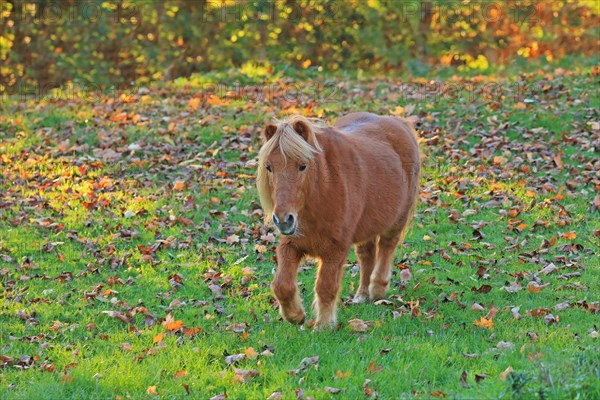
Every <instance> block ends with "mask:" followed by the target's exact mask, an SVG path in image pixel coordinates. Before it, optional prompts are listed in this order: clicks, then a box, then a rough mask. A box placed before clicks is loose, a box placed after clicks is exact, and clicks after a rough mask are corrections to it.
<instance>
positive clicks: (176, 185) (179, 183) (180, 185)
mask: <svg viewBox="0 0 600 400" xmlns="http://www.w3.org/2000/svg"><path fill="white" fill-rule="evenodd" d="M183 188H185V183H184V182H182V181H176V182H175V183H174V184H173V190H174V191H178V190H183Z"/></svg>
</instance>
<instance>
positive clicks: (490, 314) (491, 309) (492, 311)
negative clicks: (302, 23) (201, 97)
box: [485, 307, 498, 321]
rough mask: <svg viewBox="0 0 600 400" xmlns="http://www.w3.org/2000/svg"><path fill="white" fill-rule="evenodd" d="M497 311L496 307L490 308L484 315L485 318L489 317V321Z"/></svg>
mask: <svg viewBox="0 0 600 400" xmlns="http://www.w3.org/2000/svg"><path fill="white" fill-rule="evenodd" d="M497 312H498V309H497V308H496V307H492V308H490V311H489V312H488V313H487V315H486V316H485V319H489V320H490V321H491V320H493V319H494V317H495V316H496V313H497Z"/></svg>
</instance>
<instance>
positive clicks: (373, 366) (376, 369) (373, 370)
mask: <svg viewBox="0 0 600 400" xmlns="http://www.w3.org/2000/svg"><path fill="white" fill-rule="evenodd" d="M382 370H383V365H377V364H375V361H371V362H370V363H369V366H368V367H367V371H369V372H370V373H372V374H376V373H377V372H380V371H382Z"/></svg>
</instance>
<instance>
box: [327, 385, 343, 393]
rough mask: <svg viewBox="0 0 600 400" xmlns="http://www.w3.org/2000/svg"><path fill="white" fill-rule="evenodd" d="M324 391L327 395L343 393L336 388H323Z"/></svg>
mask: <svg viewBox="0 0 600 400" xmlns="http://www.w3.org/2000/svg"><path fill="white" fill-rule="evenodd" d="M323 391H325V393H331V394H338V393H341V392H342V389H338V388H334V387H331V386H325V387H324V388H323Z"/></svg>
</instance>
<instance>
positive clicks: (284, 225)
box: [256, 115, 324, 235]
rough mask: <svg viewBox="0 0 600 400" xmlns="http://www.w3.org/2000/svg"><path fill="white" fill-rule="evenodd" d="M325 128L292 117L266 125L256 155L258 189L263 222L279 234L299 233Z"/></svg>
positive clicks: (306, 119)
mask: <svg viewBox="0 0 600 400" xmlns="http://www.w3.org/2000/svg"><path fill="white" fill-rule="evenodd" d="M323 128H324V124H323V123H322V122H320V121H318V120H311V119H308V118H305V117H303V116H300V115H294V116H290V117H288V118H286V119H285V120H283V121H280V122H279V123H277V125H267V126H266V127H265V130H264V132H263V135H264V140H265V143H264V145H263V146H262V148H261V149H260V152H259V155H258V174H257V179H256V181H257V187H258V194H259V197H260V202H261V205H262V207H263V210H264V213H265V222H267V223H269V222H271V221H273V222H274V223H275V226H276V227H277V229H279V232H281V233H282V234H284V235H295V234H297V232H298V212H299V211H300V210H302V208H303V206H304V202H305V200H306V192H307V190H308V185H309V184H310V178H309V177H310V176H311V175H312V173H313V169H314V168H315V165H314V162H313V158H314V155H315V153H318V152H319V151H321V147H320V146H319V142H318V141H317V134H318V132H319V131H320V130H322V129H323Z"/></svg>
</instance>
